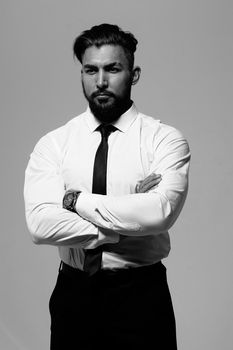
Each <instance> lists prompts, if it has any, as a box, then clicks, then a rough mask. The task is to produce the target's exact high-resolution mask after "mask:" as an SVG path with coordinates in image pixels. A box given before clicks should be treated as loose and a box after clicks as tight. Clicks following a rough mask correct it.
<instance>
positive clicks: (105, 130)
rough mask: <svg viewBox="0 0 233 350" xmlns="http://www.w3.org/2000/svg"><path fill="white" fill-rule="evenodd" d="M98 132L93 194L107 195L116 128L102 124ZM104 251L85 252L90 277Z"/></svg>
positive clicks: (100, 248)
mask: <svg viewBox="0 0 233 350" xmlns="http://www.w3.org/2000/svg"><path fill="white" fill-rule="evenodd" d="M96 130H98V131H100V133H101V137H102V139H101V142H100V145H99V147H98V149H97V151H96V155H95V162H94V170H93V183H92V193H98V194H106V180H107V158H108V137H109V135H110V134H111V132H113V131H115V130H116V128H115V127H114V126H113V125H104V124H101V125H100V126H98V128H97V129H96ZM102 251H103V247H102V246H99V247H97V248H95V249H87V250H85V260H84V266H83V269H84V271H86V272H87V273H88V274H89V275H92V274H94V273H95V272H97V271H98V270H99V269H100V268H101V260H102Z"/></svg>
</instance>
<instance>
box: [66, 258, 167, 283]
mask: <svg viewBox="0 0 233 350" xmlns="http://www.w3.org/2000/svg"><path fill="white" fill-rule="evenodd" d="M59 271H60V272H62V273H64V274H66V275H68V276H70V277H73V278H82V279H87V278H92V277H93V278H94V277H97V276H102V277H106V278H121V277H122V278H130V277H140V276H142V277H146V276H151V275H153V274H155V273H156V274H157V273H163V272H165V271H166V267H165V266H164V265H163V264H162V262H161V261H159V262H157V263H155V264H152V265H146V266H140V267H130V268H124V269H101V270H99V271H98V272H97V273H96V274H94V275H92V276H89V275H88V274H87V273H86V272H84V271H82V270H79V269H77V268H74V267H72V266H70V265H68V264H66V263H64V262H63V261H61V264H60V268H59Z"/></svg>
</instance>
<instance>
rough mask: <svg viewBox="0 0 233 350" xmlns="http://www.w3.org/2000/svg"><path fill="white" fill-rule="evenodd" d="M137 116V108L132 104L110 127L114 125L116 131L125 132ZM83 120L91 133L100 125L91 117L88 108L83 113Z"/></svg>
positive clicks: (91, 114)
mask: <svg viewBox="0 0 233 350" xmlns="http://www.w3.org/2000/svg"><path fill="white" fill-rule="evenodd" d="M137 115H138V111H137V108H136V106H135V104H134V103H132V106H131V107H130V108H129V109H128V110H127V111H126V112H125V113H124V114H122V115H121V116H120V118H119V119H118V120H117V121H116V122H114V123H112V125H114V126H115V127H116V128H117V129H118V130H120V131H122V132H126V131H127V130H128V129H129V128H130V126H131V124H132V123H133V122H134V120H135V119H136V117H137ZM85 120H86V122H87V125H88V127H89V129H90V131H91V132H93V131H95V129H96V128H97V127H98V126H99V125H100V124H101V123H100V121H99V120H98V119H97V118H96V117H95V116H94V115H93V113H92V112H91V110H90V107H89V106H88V107H87V109H86V112H85Z"/></svg>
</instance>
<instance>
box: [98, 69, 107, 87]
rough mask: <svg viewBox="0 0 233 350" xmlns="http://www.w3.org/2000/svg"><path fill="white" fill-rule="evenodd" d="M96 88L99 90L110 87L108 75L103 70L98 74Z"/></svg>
mask: <svg viewBox="0 0 233 350" xmlns="http://www.w3.org/2000/svg"><path fill="white" fill-rule="evenodd" d="M96 86H97V87H98V89H103V88H106V87H107V86H108V79H107V75H106V74H105V72H104V71H103V70H100V71H99V72H98V74H97V78H96Z"/></svg>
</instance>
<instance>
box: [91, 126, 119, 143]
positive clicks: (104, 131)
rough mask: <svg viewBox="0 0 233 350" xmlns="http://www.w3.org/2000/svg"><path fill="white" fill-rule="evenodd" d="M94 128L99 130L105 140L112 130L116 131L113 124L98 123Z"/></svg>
mask: <svg viewBox="0 0 233 350" xmlns="http://www.w3.org/2000/svg"><path fill="white" fill-rule="evenodd" d="M96 130H99V131H100V133H101V136H102V138H104V139H105V140H107V139H108V137H109V135H110V134H111V133H112V132H114V131H116V130H117V128H116V127H115V126H113V125H112V124H100V125H99V126H98V128H97V129H96Z"/></svg>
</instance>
